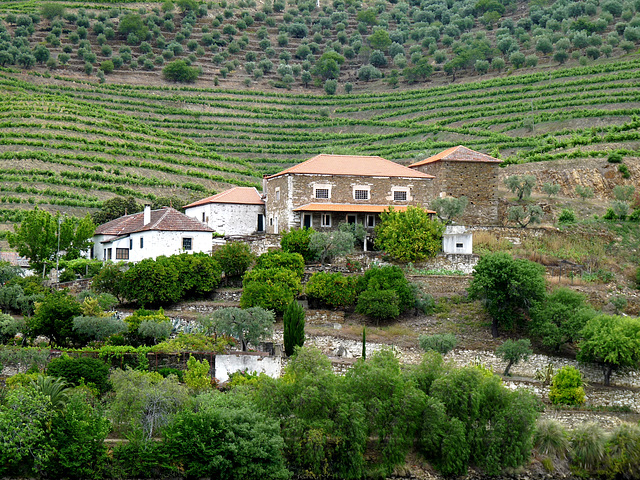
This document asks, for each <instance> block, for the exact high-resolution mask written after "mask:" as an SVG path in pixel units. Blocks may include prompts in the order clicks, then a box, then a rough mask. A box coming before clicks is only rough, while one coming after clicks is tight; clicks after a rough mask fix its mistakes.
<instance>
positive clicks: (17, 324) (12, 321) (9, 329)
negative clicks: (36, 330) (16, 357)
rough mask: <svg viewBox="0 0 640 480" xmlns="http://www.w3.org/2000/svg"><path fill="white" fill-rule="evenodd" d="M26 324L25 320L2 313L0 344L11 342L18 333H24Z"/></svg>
mask: <svg viewBox="0 0 640 480" xmlns="http://www.w3.org/2000/svg"><path fill="white" fill-rule="evenodd" d="M25 326H26V325H25V322H24V320H21V319H17V318H13V317H12V316H11V315H7V314H6V313H0V344H6V343H9V342H10V341H11V340H13V339H14V338H15V337H16V335H17V334H18V333H24V331H25Z"/></svg>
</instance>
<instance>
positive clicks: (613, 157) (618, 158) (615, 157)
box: [607, 152, 622, 163]
mask: <svg viewBox="0 0 640 480" xmlns="http://www.w3.org/2000/svg"><path fill="white" fill-rule="evenodd" d="M607 161H608V162H609V163H621V162H622V154H620V153H618V152H611V153H610V154H609V156H608V157H607Z"/></svg>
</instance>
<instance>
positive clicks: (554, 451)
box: [533, 418, 571, 458]
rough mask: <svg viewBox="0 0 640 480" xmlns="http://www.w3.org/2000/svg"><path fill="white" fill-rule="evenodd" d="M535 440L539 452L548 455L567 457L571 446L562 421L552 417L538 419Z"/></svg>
mask: <svg viewBox="0 0 640 480" xmlns="http://www.w3.org/2000/svg"><path fill="white" fill-rule="evenodd" d="M533 442H534V446H535V449H536V450H537V451H538V453H541V454H542V455H546V456H548V457H557V458H566V457H567V454H568V453H569V450H570V448H571V445H570V443H569V435H568V434H567V431H566V430H565V428H564V426H563V425H562V423H560V422H559V421H557V420H553V419H550V418H548V419H544V420H539V421H538V424H537V425H536V430H535V433H534V435H533Z"/></svg>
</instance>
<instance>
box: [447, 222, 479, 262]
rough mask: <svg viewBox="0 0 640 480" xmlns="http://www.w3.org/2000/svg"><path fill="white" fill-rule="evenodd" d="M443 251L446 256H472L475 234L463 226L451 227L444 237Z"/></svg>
mask: <svg viewBox="0 0 640 480" xmlns="http://www.w3.org/2000/svg"><path fill="white" fill-rule="evenodd" d="M442 251H443V252H444V253H445V254H462V255H471V254H472V253H473V234H472V233H471V232H467V229H466V227H465V226H463V225H449V226H448V227H447V228H446V229H445V231H444V235H443V236H442Z"/></svg>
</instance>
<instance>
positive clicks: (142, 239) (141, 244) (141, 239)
mask: <svg viewBox="0 0 640 480" xmlns="http://www.w3.org/2000/svg"><path fill="white" fill-rule="evenodd" d="M140 248H144V238H142V237H140Z"/></svg>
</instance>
